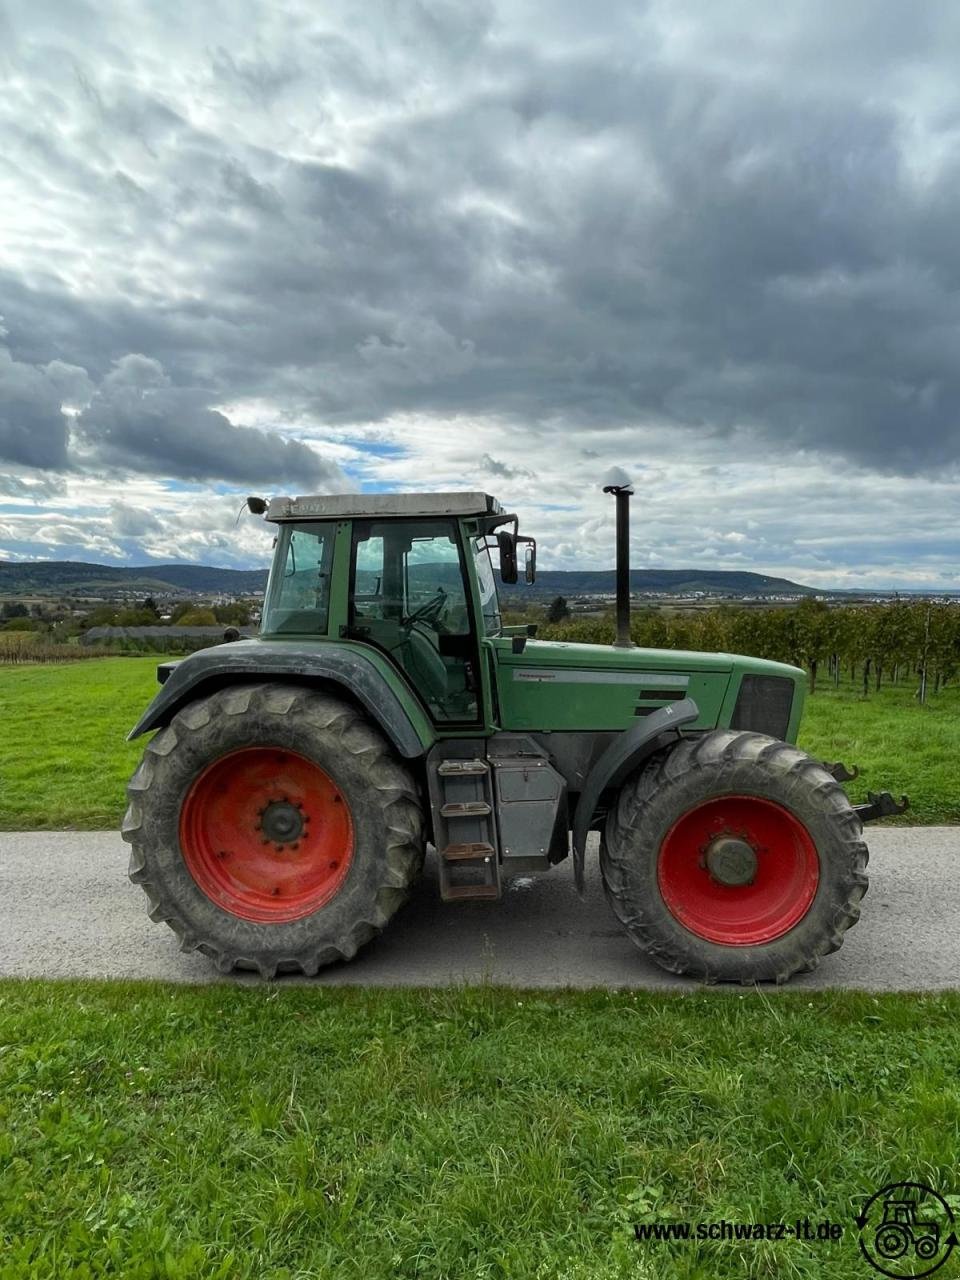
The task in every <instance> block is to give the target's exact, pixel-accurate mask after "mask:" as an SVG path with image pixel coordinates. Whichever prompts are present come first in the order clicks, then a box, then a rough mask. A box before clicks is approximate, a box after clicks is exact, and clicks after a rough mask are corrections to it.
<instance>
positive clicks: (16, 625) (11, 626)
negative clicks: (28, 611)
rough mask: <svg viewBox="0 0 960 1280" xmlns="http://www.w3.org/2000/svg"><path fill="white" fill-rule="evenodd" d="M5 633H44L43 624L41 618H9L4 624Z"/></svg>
mask: <svg viewBox="0 0 960 1280" xmlns="http://www.w3.org/2000/svg"><path fill="white" fill-rule="evenodd" d="M3 629H4V631H42V630H43V623H42V622H41V621H40V619H39V618H9V619H8V620H7V621H6V622H5V623H4V624H3Z"/></svg>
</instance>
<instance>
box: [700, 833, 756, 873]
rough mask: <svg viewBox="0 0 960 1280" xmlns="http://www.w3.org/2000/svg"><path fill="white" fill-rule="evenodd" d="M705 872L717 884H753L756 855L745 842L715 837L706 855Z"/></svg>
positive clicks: (751, 847)
mask: <svg viewBox="0 0 960 1280" xmlns="http://www.w3.org/2000/svg"><path fill="white" fill-rule="evenodd" d="M706 861H707V870H708V871H709V872H710V874H711V875H712V876H713V878H714V880H716V881H717V882H718V883H719V884H726V885H740V884H753V882H754V880H755V879H756V877H757V854H756V850H755V849H754V848H753V846H752V845H750V844H748V843H747V841H746V840H738V839H737V837H736V836H717V837H715V839H713V840H711V841H710V844H709V845H708V846H707V853H706Z"/></svg>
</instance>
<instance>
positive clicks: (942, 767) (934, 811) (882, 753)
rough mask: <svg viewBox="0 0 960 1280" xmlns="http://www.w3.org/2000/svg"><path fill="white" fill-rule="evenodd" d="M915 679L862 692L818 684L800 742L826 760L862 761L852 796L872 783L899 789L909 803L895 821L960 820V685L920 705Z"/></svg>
mask: <svg viewBox="0 0 960 1280" xmlns="http://www.w3.org/2000/svg"><path fill="white" fill-rule="evenodd" d="M915 692H916V681H912V682H908V683H903V684H900V685H897V686H884V687H882V688H881V689H880V691H879V693H877V692H873V691H871V693H870V694H869V696H868V697H866V698H864V697H863V696H862V694H861V692H860V689H859V688H858V687H854V686H852V685H850V684H843V685H841V687H840V689H839V690H834V689H833V687H832V686H831V685H828V684H821V686H820V687H819V688H818V689H817V692H816V694H814V695H813V697H808V698H807V705H806V710H805V712H804V717H803V723H802V725H801V728H800V738H799V745H800V746H801V747H803V749H804V750H805V751H809V752H810V753H811V755H815V756H817V757H818V758H819V759H821V760H842V761H843V762H844V763H845V764H846V765H847V766H848V767H849V766H850V765H854V764H857V765H859V766H860V768H861V775H860V777H859V778H857V780H856V781H855V782H852V783H849V784H848V786H847V791H848V792H849V794H850V796H851V797H852V798H853V799H854V800H865V799H866V796H867V791H868V789H869V790H871V791H883V790H888V791H892V792H893V794H894V795H895V796H897V797H898V798H899V796H900V794H901V792H906V794H907V795H909V797H910V806H911V807H910V810H909V811H908V812H907V813H906V814H905V815H904V817H903V818H902V819H896V821H898V822H906V823H957V822H960V786H958V783H957V766H958V761H960V688H956V687H949V688H947V689H945V690H943V692H941V693H940V694H938V695H937V696H936V697H933V696H930V698H929V700H928V703H927V705H926V706H924V707H921V706H920V705H919V704H918V703H917V701H916V699H915V697H914V693H915Z"/></svg>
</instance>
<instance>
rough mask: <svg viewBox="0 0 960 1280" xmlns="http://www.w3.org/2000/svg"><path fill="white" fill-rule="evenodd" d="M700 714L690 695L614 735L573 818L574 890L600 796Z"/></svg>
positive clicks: (579, 879) (579, 885)
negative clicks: (682, 726) (616, 735)
mask: <svg viewBox="0 0 960 1280" xmlns="http://www.w3.org/2000/svg"><path fill="white" fill-rule="evenodd" d="M699 718H700V708H699V707H698V706H697V704H696V703H695V702H694V700H693V699H692V698H684V699H683V700H682V701H681V702H673V703H671V704H670V705H669V706H667V707H661V708H660V709H659V711H654V713H653V715H651V716H644V718H643V719H642V720H641V721H640V722H639V723H638V724H636V725H634V726H633V727H632V728H630V729H625V730H624V731H623V733H621V734H620V735H619V737H616V738H614V740H613V742H611V743H610V745H609V747H607V749H606V751H604V753H603V755H602V756H601V757H600V759H599V760H598V761H597V762H596V764H595V765H594V766H593V768H592V769H591V770H590V772H589V773H588V774H587V777H586V781H585V782H584V784H583V790H582V791H581V792H580V799H579V800H578V801H577V809H576V813H575V814H574V818H573V877H574V881H575V883H576V886H577V892H578V893H581V894H582V893H583V863H584V857H585V854H586V849H587V832H588V831H589V830H590V823H591V822H592V820H593V815H594V813H595V812H596V808H597V804H598V802H599V800H600V796H601V795H602V794H603V792H604V791H607V790H609V788H610V787H615V786H616V785H617V784H618V783H620V782H622V781H623V779H624V778H625V777H626V776H627V774H630V773H633V771H634V769H636V768H638V766H639V765H641V764H642V763H643V761H644V760H646V758H647V757H648V756H651V755H653V753H654V751H657V750H659V748H660V747H662V746H665V745H666V744H667V743H668V742H669V741H670V740H671V738H673V737H679V736H680V735H679V730H680V726H681V725H684V724H690V723H691V721H694V720H698V719H699Z"/></svg>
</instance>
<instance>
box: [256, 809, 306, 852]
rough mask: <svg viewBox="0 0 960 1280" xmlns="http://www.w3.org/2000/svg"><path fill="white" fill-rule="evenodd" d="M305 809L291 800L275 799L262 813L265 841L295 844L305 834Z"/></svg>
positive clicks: (261, 828)
mask: <svg viewBox="0 0 960 1280" xmlns="http://www.w3.org/2000/svg"><path fill="white" fill-rule="evenodd" d="M304 822H305V820H304V816H303V811H302V809H301V807H300V805H298V804H291V803H290V801H289V800H273V801H271V803H270V804H268V805H267V807H266V808H265V809H264V810H263V812H262V813H261V814H260V823H259V827H260V830H261V831H262V832H263V837H264V840H265V841H269V842H270V843H271V844H275V845H278V846H282V845H285V844H293V843H295V842H296V841H297V840H299V839H300V837H301V836H302V835H303V830H304Z"/></svg>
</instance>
